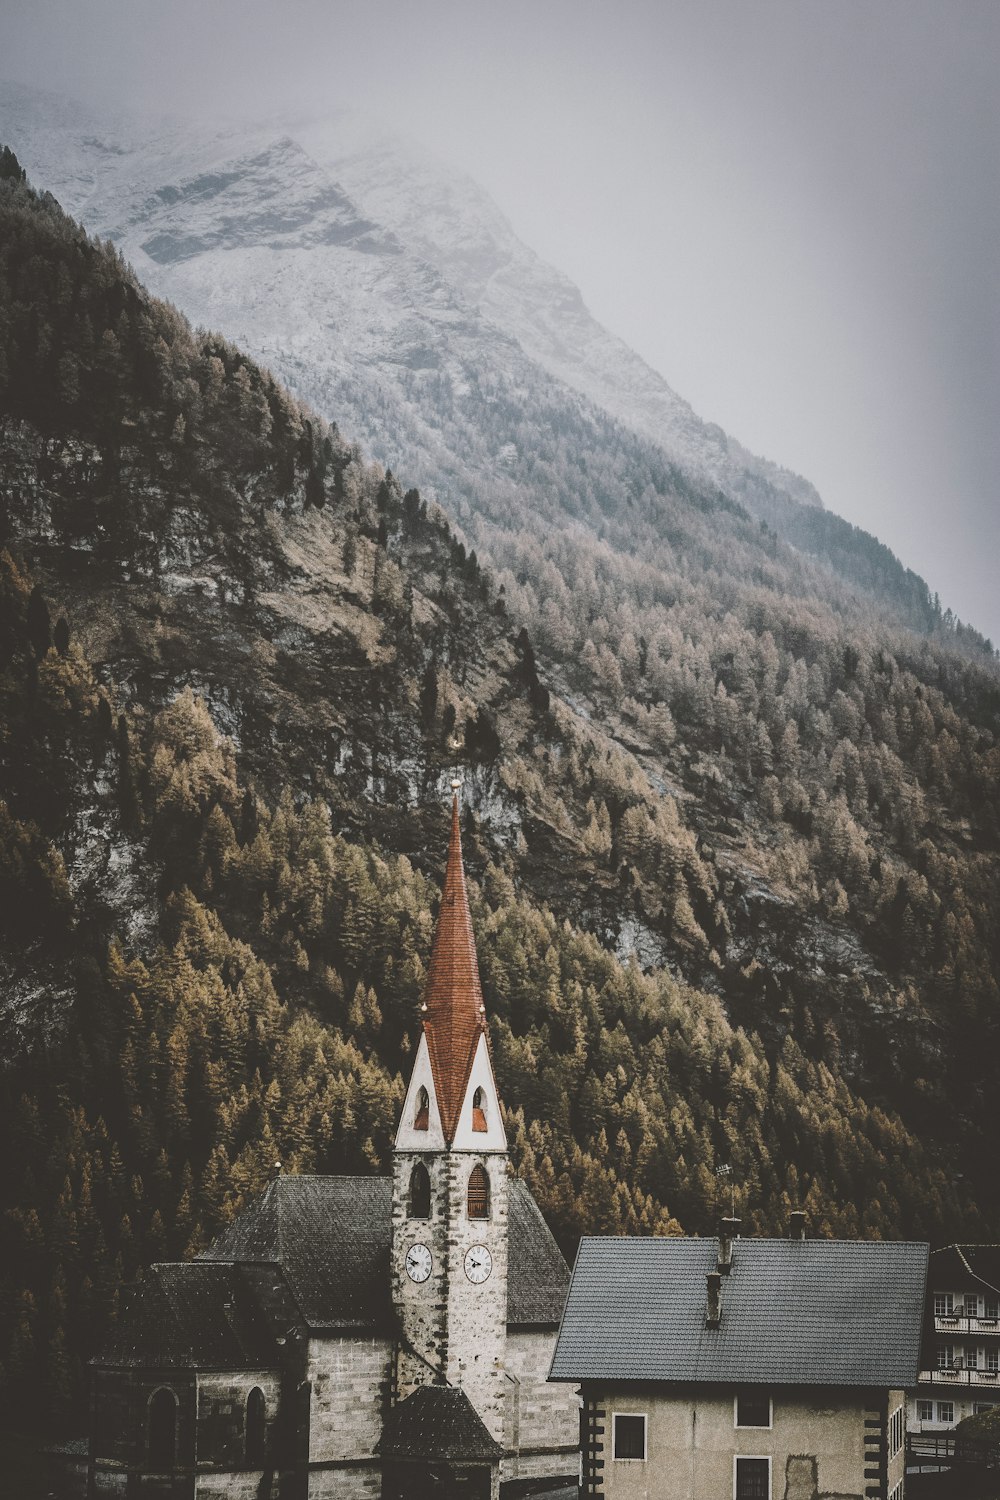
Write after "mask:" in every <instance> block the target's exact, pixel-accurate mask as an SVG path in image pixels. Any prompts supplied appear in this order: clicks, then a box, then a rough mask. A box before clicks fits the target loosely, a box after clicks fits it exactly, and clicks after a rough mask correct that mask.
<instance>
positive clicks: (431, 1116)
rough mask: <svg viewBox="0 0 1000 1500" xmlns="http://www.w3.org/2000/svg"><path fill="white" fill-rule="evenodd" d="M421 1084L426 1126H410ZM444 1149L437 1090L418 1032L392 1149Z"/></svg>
mask: <svg viewBox="0 0 1000 1500" xmlns="http://www.w3.org/2000/svg"><path fill="white" fill-rule="evenodd" d="M421 1088H425V1089H426V1090H427V1098H428V1101H429V1107H428V1111H427V1129H426V1130H414V1128H413V1121H414V1119H415V1118H416V1113H417V1095H418V1094H419V1093H420V1090H421ZM444 1149H445V1145H444V1130H443V1129H442V1126H441V1111H440V1110H439V1109H438V1102H437V1094H436V1093H435V1091H434V1074H433V1073H432V1072H431V1058H430V1053H429V1052H428V1050H427V1038H426V1037H425V1036H424V1035H423V1034H422V1033H421V1037H420V1041H419V1042H418V1043H417V1055H416V1057H415V1058H414V1060H413V1072H412V1073H411V1074H410V1086H409V1088H408V1089H407V1090H406V1098H405V1099H404V1100H403V1113H402V1114H401V1115H400V1118H399V1128H398V1130H397V1131H396V1150H397V1151H443V1150H444Z"/></svg>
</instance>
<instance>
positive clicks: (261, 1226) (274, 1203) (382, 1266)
mask: <svg viewBox="0 0 1000 1500" xmlns="http://www.w3.org/2000/svg"><path fill="white" fill-rule="evenodd" d="M391 1207H392V1185H391V1183H390V1180H389V1179H388V1178H387V1177H294V1176H289V1177H278V1178H276V1179H275V1181H274V1182H272V1183H271V1184H270V1186H269V1187H268V1188H267V1190H266V1192H264V1193H263V1194H262V1196H261V1197H260V1198H257V1199H255V1200H254V1202H253V1203H251V1204H250V1205H249V1207H248V1208H246V1209H244V1211H243V1212H242V1213H241V1214H240V1215H239V1216H238V1217H237V1218H235V1219H234V1220H233V1221H232V1223H231V1224H229V1225H227V1227H226V1228H225V1229H224V1230H223V1231H222V1233H221V1234H220V1235H219V1237H218V1239H216V1240H215V1242H214V1243H213V1244H212V1245H211V1246H210V1247H209V1249H207V1250H205V1251H203V1252H202V1254H201V1255H200V1256H199V1260H203V1261H253V1260H257V1261H269V1262H270V1261H273V1262H276V1263H277V1264H279V1265H280V1266H281V1267H282V1269H283V1270H284V1273H285V1276H286V1278H287V1281H288V1285H289V1287H290V1288H291V1292H292V1295H293V1297H294V1298H295V1301H296V1303H297V1304H298V1306H299V1308H300V1309H301V1312H302V1316H303V1317H304V1318H305V1320H306V1322H307V1323H308V1324H309V1326H310V1328H314V1329H322V1328H344V1329H350V1328H373V1327H374V1328H387V1327H388V1326H389V1316H390V1312H391V1299H390V1296H389V1231H390V1212H391Z"/></svg>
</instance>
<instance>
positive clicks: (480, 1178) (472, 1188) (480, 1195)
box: [467, 1166, 490, 1219]
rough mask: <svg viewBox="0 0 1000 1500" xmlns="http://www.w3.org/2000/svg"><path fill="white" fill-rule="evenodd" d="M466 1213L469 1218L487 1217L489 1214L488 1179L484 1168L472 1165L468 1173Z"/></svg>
mask: <svg viewBox="0 0 1000 1500" xmlns="http://www.w3.org/2000/svg"><path fill="white" fill-rule="evenodd" d="M467 1201H468V1215H469V1218H470V1219H488V1218H489V1216H490V1179H489V1178H488V1177H487V1175H486V1169H485V1168H484V1167H481V1166H476V1167H473V1169H472V1171H471V1173H470V1174H469V1192H468V1200H467Z"/></svg>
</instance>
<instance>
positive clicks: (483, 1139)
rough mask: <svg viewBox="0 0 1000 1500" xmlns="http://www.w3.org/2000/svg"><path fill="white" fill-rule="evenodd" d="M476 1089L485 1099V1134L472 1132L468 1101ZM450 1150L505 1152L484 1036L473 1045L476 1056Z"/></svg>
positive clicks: (491, 1069)
mask: <svg viewBox="0 0 1000 1500" xmlns="http://www.w3.org/2000/svg"><path fill="white" fill-rule="evenodd" d="M479 1088H481V1089H482V1091H483V1096H484V1098H485V1113H486V1129H485V1130H473V1128H472V1099H473V1096H474V1094H475V1092H476V1089H479ZM452 1149H453V1150H454V1151H506V1150H507V1136H506V1133H505V1131H504V1128H503V1119H502V1118H501V1115H500V1096H499V1094H498V1093H497V1085H496V1079H495V1078H494V1077H493V1064H492V1062H491V1061H490V1051H489V1047H488V1046H487V1044H486V1037H485V1035H482V1034H481V1035H480V1037H479V1041H478V1042H477V1043H476V1055H475V1057H474V1058H473V1059H472V1071H471V1073H470V1074H469V1083H468V1087H467V1088H466V1090H465V1098H464V1099H463V1100H462V1110H461V1113H460V1114H459V1117H458V1124H457V1126H456V1127H455V1139H454V1140H453V1141H452Z"/></svg>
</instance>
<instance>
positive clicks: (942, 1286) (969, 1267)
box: [930, 1245, 1000, 1291]
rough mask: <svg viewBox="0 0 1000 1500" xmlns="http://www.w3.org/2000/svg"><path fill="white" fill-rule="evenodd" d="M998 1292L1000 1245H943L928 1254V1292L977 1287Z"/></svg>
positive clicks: (999, 1287) (999, 1285)
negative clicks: (983, 1284)
mask: <svg viewBox="0 0 1000 1500" xmlns="http://www.w3.org/2000/svg"><path fill="white" fill-rule="evenodd" d="M983 1282H985V1283H986V1286H987V1287H988V1288H989V1289H991V1290H993V1291H996V1290H998V1289H1000V1245H946V1246H945V1247H944V1249H943V1250H935V1251H934V1252H933V1254H932V1255H931V1267H930V1284H931V1290H932V1291H934V1290H941V1291H957V1290H958V1289H959V1288H960V1287H962V1286H964V1285H966V1284H968V1286H969V1289H970V1291H971V1290H973V1289H974V1288H975V1286H976V1285H977V1284H981V1283H983Z"/></svg>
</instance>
